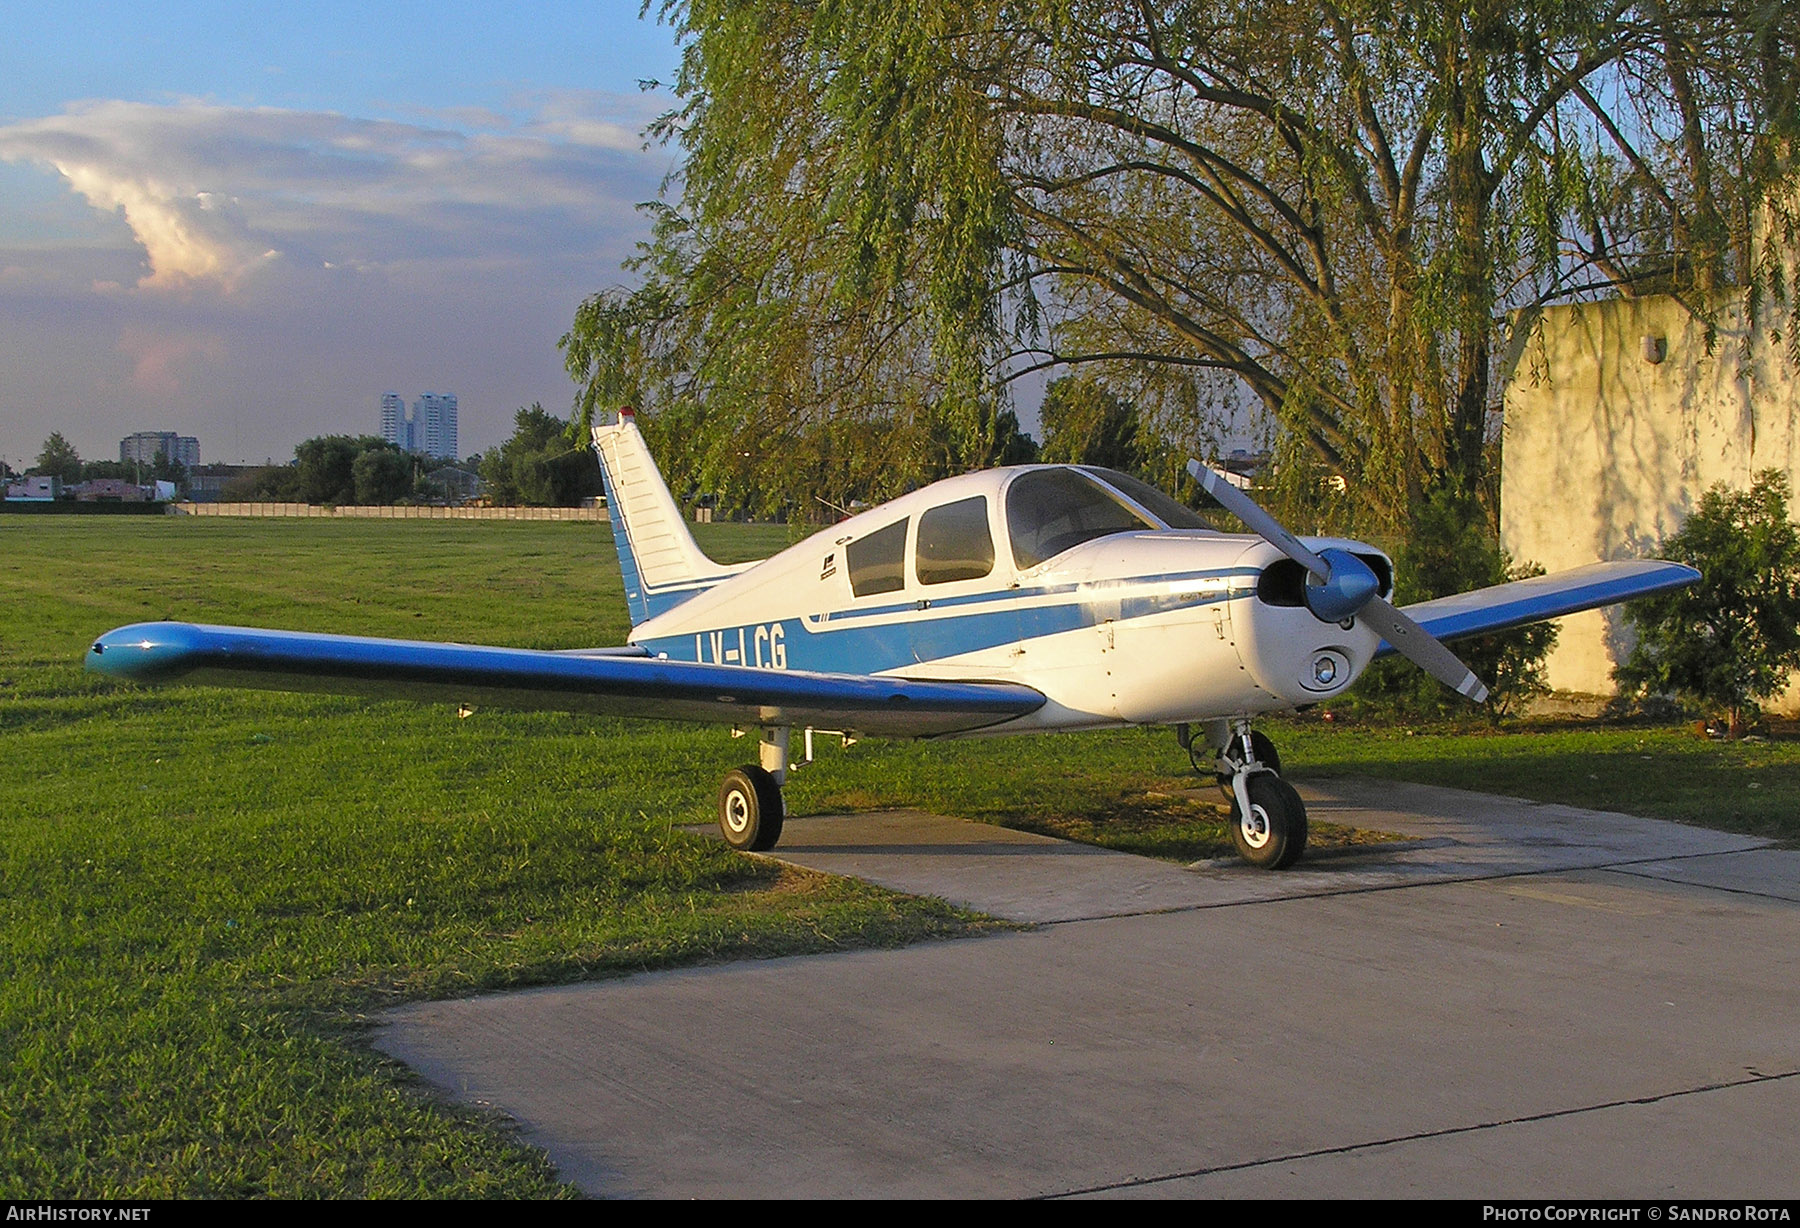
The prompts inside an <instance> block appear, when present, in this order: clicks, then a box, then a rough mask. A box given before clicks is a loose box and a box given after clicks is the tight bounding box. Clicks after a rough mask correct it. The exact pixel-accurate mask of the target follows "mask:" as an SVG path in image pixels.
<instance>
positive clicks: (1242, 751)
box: [1177, 717, 1306, 870]
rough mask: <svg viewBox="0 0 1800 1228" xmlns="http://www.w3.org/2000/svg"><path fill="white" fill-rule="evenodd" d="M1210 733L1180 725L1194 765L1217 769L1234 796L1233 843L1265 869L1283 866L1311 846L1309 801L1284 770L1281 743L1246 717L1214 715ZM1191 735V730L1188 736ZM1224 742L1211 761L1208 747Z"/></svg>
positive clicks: (1197, 768) (1215, 772)
mask: <svg viewBox="0 0 1800 1228" xmlns="http://www.w3.org/2000/svg"><path fill="white" fill-rule="evenodd" d="M1205 732H1206V733H1207V734H1209V735H1211V736H1208V737H1206V738H1205V739H1202V738H1199V737H1195V736H1193V734H1192V733H1190V732H1189V730H1188V728H1187V727H1186V726H1179V727H1177V736H1178V737H1182V738H1183V745H1185V746H1186V747H1187V751H1188V757H1189V759H1190V760H1191V761H1192V762H1193V765H1194V770H1195V771H1196V772H1198V773H1200V774H1201V775H1203V776H1204V775H1208V774H1210V775H1212V777H1213V778H1214V779H1215V780H1217V781H1218V782H1219V787H1220V788H1221V789H1222V790H1224V792H1225V796H1226V797H1228V798H1230V799H1231V843H1232V845H1233V846H1234V847H1235V848H1236V849H1237V851H1238V855H1239V856H1240V857H1242V858H1243V859H1244V860H1245V861H1247V862H1249V863H1250V864H1251V865H1253V866H1257V867H1259V868H1261V869H1264V870H1283V869H1286V868H1287V867H1288V866H1291V865H1293V864H1294V863H1295V862H1296V861H1299V860H1300V855H1301V853H1303V852H1304V851H1305V850H1306V804H1305V803H1304V802H1302V801H1301V800H1300V795H1299V794H1298V793H1296V792H1295V791H1294V787H1293V786H1292V785H1290V784H1288V783H1287V781H1285V780H1283V779H1282V778H1281V776H1280V772H1281V757H1280V756H1279V755H1278V754H1277V753H1276V751H1275V744H1274V743H1273V742H1271V741H1269V739H1268V738H1267V737H1266V736H1264V735H1263V734H1261V733H1257V732H1255V731H1253V730H1252V729H1251V728H1250V722H1249V721H1248V720H1247V719H1244V718H1241V717H1240V718H1238V719H1236V720H1232V721H1210V722H1208V723H1207V726H1206V727H1205ZM1184 735H1185V736H1184ZM1215 746H1216V747H1218V748H1219V749H1218V750H1217V751H1216V752H1215V753H1214V756H1213V757H1212V759H1211V760H1210V761H1209V760H1207V759H1206V757H1205V756H1206V748H1208V747H1215Z"/></svg>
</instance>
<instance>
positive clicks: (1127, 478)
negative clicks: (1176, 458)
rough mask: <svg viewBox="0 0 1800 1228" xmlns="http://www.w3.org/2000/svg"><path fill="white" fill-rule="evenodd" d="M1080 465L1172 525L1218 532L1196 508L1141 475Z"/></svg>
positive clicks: (1175, 527)
mask: <svg viewBox="0 0 1800 1228" xmlns="http://www.w3.org/2000/svg"><path fill="white" fill-rule="evenodd" d="M1081 469H1082V472H1083V473H1091V474H1093V475H1094V476H1095V477H1097V478H1099V479H1100V480H1101V481H1102V482H1105V483H1106V484H1107V485H1108V486H1110V487H1112V488H1113V489H1114V490H1116V491H1119V492H1120V493H1122V494H1123V495H1124V496H1125V497H1126V498H1127V499H1131V500H1133V501H1135V502H1136V503H1137V505H1138V506H1139V507H1141V508H1143V509H1144V510H1145V511H1147V512H1149V513H1150V514H1151V515H1152V516H1154V517H1156V518H1157V519H1158V520H1160V521H1162V522H1163V523H1164V524H1166V525H1168V526H1169V527H1170V528H1171V529H1208V530H1211V531H1212V532H1215V533H1216V532H1218V530H1217V529H1214V528H1213V526H1212V525H1211V524H1209V523H1208V522H1207V520H1206V518H1205V517H1204V516H1202V515H1201V514H1200V513H1199V512H1196V511H1195V510H1194V509H1193V508H1191V507H1188V506H1187V505H1186V504H1183V503H1177V502H1176V501H1175V500H1174V498H1172V497H1171V496H1169V495H1167V494H1164V493H1163V492H1162V491H1160V490H1158V489H1157V488H1156V487H1154V486H1152V485H1150V483H1148V482H1146V481H1143V480H1142V479H1140V478H1134V477H1132V476H1131V475H1130V474H1129V473H1120V472H1119V471H1118V470H1117V469H1102V468H1100V467H1099V466H1098V465H1083V466H1082V467H1081Z"/></svg>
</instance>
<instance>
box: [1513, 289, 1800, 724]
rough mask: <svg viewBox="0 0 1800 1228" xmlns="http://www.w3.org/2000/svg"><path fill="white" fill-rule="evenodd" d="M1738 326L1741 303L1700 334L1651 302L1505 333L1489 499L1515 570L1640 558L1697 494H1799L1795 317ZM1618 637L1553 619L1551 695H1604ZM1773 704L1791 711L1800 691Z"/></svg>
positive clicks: (1745, 309)
mask: <svg viewBox="0 0 1800 1228" xmlns="http://www.w3.org/2000/svg"><path fill="white" fill-rule="evenodd" d="M1788 285H1789V286H1794V285H1795V283H1794V281H1793V276H1792V273H1790V274H1789V278H1788ZM1797 290H1800V288H1797ZM1751 315H1752V313H1751V310H1750V305H1749V296H1748V294H1747V293H1746V292H1744V291H1741V290H1740V291H1733V292H1728V293H1725V294H1722V295H1720V296H1718V297H1717V298H1716V299H1715V300H1714V301H1713V303H1712V304H1711V316H1712V321H1711V323H1712V333H1711V335H1710V336H1709V335H1708V322H1707V321H1706V320H1704V319H1701V318H1699V317H1698V316H1696V315H1695V314H1693V313H1691V312H1689V311H1688V310H1687V309H1686V308H1684V307H1683V306H1682V305H1681V304H1680V303H1679V302H1677V301H1676V300H1675V299H1673V298H1671V297H1668V296H1662V295H1657V296H1650V297H1644V298H1636V299H1613V300H1609V301H1606V302H1598V303H1578V304H1572V305H1567V306H1561V307H1553V308H1550V309H1548V310H1546V311H1544V312H1542V313H1541V314H1540V315H1538V316H1536V317H1535V318H1532V319H1529V320H1520V321H1516V322H1515V328H1516V329H1517V330H1518V335H1516V336H1515V337H1514V338H1513V343H1512V346H1511V353H1510V354H1509V364H1508V365H1509V371H1508V373H1507V383H1506V400H1505V416H1504V425H1503V435H1502V448H1503V460H1502V470H1501V473H1502V485H1501V493H1500V525H1501V530H1500V533H1501V544H1502V545H1503V546H1505V548H1506V549H1507V550H1508V551H1509V552H1510V553H1511V554H1512V556H1513V557H1514V559H1515V560H1519V561H1531V562H1536V563H1541V564H1542V565H1543V566H1544V568H1545V569H1546V570H1548V571H1558V570H1561V569H1563V568H1565V567H1577V566H1580V565H1581V564H1583V563H1592V562H1596V561H1598V560H1602V559H1617V558H1636V557H1640V556H1645V555H1653V554H1655V553H1656V549H1657V546H1658V545H1659V544H1660V543H1661V542H1662V541H1663V539H1665V538H1666V537H1668V536H1669V535H1670V534H1672V533H1674V532H1675V531H1676V530H1678V529H1679V528H1680V527H1681V525H1682V522H1683V521H1684V520H1685V519H1686V517H1687V514H1688V512H1689V511H1691V510H1692V509H1693V507H1694V506H1695V505H1696V504H1697V503H1698V502H1699V500H1700V496H1701V495H1702V494H1704V493H1705V492H1706V490H1707V489H1708V488H1709V487H1711V486H1713V485H1715V484H1717V483H1721V482H1722V483H1725V484H1726V485H1728V486H1732V487H1739V488H1742V487H1747V486H1749V484H1750V480H1751V478H1752V476H1753V475H1754V474H1756V473H1758V472H1760V471H1762V470H1764V469H1779V470H1781V471H1783V472H1785V473H1786V474H1787V475H1788V478H1789V482H1790V485H1791V486H1792V488H1793V489H1794V491H1795V493H1796V494H1797V495H1800V361H1797V360H1800V350H1793V349H1790V348H1789V344H1790V339H1791V338H1792V336H1793V334H1792V332H1791V330H1792V328H1793V327H1794V326H1795V325H1796V324H1800V313H1796V311H1795V310H1794V308H1793V306H1792V304H1791V302H1790V303H1780V302H1771V301H1770V299H1769V298H1767V297H1765V299H1764V301H1763V303H1762V304H1761V305H1760V307H1759V309H1758V313H1757V316H1758V318H1756V319H1752V318H1751ZM1792 510H1794V511H1795V512H1796V513H1800V507H1794V508H1793V509H1792ZM1629 637H1630V629H1629V627H1628V626H1626V625H1625V623H1624V620H1623V618H1622V617H1621V616H1620V613H1619V610H1618V609H1617V607H1614V608H1612V609H1609V610H1599V611H1590V612H1588V613H1585V614H1577V615H1574V616H1573V617H1571V618H1568V619H1565V620H1564V621H1563V631H1562V635H1561V636H1560V637H1559V640H1558V643H1557V647H1556V650H1555V651H1554V652H1553V653H1552V654H1551V656H1550V659H1549V662H1548V673H1549V682H1550V685H1551V686H1552V687H1554V688H1555V689H1557V690H1561V691H1576V692H1583V693H1587V694H1597V695H1610V694H1612V693H1613V691H1614V687H1613V683H1612V668H1613V666H1614V665H1615V664H1616V663H1617V662H1619V661H1621V660H1623V659H1624V657H1625V656H1626V655H1628V654H1629V652H1630V647H1631V645H1630V638H1629ZM1775 706H1776V707H1777V708H1780V709H1783V710H1787V711H1794V710H1796V709H1797V708H1800V689H1796V688H1792V687H1790V688H1789V690H1788V693H1787V694H1786V696H1784V697H1783V699H1782V700H1781V702H1779V703H1778V704H1777V705H1775Z"/></svg>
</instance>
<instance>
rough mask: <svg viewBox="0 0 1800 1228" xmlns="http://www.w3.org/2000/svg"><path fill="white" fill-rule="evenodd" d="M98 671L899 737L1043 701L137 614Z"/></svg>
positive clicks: (951, 729) (981, 721)
mask: <svg viewBox="0 0 1800 1228" xmlns="http://www.w3.org/2000/svg"><path fill="white" fill-rule="evenodd" d="M87 667H88V668H89V669H91V670H95V671H97V672H99V673H103V674H108V675H110V676H112V677H115V678H124V679H129V680H131V681H133V682H148V683H168V682H180V683H194V684H199V685H206V686H237V687H254V688H259V689H262V690H272V691H323V692H326V693H330V694H340V695H364V696H368V697H370V698H374V699H415V700H426V701H432V702H446V703H457V704H470V705H475V706H484V705H487V706H493V707H500V708H526V709H547V710H551V711H560V712H589V713H596V714H600V715H606V716H636V717H650V718H654V719H661V720H684V721H702V722H715V723H720V724H731V725H792V726H812V727H814V728H818V729H831V730H841V731H843V732H846V733H863V734H871V735H877V736H887V737H908V738H917V737H932V736H935V735H938V734H946V733H966V732H968V731H969V730H972V729H980V728H983V727H985V726H988V725H995V724H999V723H1000V722H1002V721H1007V720H1011V719H1012V718H1014V717H1017V716H1023V715H1025V714H1026V713H1028V712H1033V711H1035V710H1037V709H1038V708H1039V707H1042V706H1043V703H1044V697H1043V696H1042V695H1041V694H1039V693H1038V692H1037V691H1034V690H1032V689H1031V688H1030V687H1024V686H1015V685H1012V684H1008V683H987V682H936V681H923V680H916V679H910V678H890V677H883V676H875V677H863V676H859V675H849V674H818V673H805V672H802V671H798V670H769V669H751V668H748V667H745V666H741V665H707V664H697V663H695V662H692V661H665V660H660V659H657V658H654V657H651V656H649V655H648V654H646V653H645V652H644V651H643V650H642V649H630V648H628V649H623V650H615V651H611V652H607V651H604V650H595V649H583V650H577V651H575V652H542V651H538V650H534V649H526V648H489V647H480V646H476V645H472V644H437V643H426V642H421V641H416V640H382V639H367V638H363V637H360V636H349V635H315V634H308V633H304V632H295V631H263V630H258V629H256V628H252V627H209V626H200V625H196V624H193V623H138V624H136V625H134V626H129V627H120V628H119V629H118V630H116V631H108V632H107V633H106V634H105V635H103V636H101V637H100V638H99V639H98V640H97V641H95V642H94V644H93V645H92V647H90V648H89V649H88V654H87Z"/></svg>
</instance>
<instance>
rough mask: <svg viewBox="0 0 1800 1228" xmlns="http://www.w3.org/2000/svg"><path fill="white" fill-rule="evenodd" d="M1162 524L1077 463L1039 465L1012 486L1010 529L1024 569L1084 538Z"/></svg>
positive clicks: (1008, 501) (1015, 553) (1016, 555)
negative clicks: (1073, 465) (1053, 466)
mask: <svg viewBox="0 0 1800 1228" xmlns="http://www.w3.org/2000/svg"><path fill="white" fill-rule="evenodd" d="M1156 527H1158V526H1157V525H1156V524H1154V523H1153V522H1152V521H1150V520H1148V519H1146V518H1145V517H1143V516H1141V515H1139V514H1138V513H1137V512H1135V511H1133V510H1132V509H1131V508H1129V507H1127V506H1126V505H1125V504H1124V503H1122V502H1121V501H1120V500H1119V499H1118V498H1117V497H1116V496H1114V495H1113V494H1111V493H1110V492H1109V491H1107V490H1106V488H1105V487H1103V486H1101V485H1099V484H1098V483H1097V482H1095V481H1094V480H1093V479H1091V478H1089V477H1087V476H1086V475H1084V474H1082V473H1081V472H1079V471H1078V470H1074V469H1034V470H1031V471H1030V472H1027V473H1023V474H1020V475H1019V476H1018V477H1017V478H1015V479H1014V480H1013V484H1012V485H1011V486H1010V487H1008V488H1007V492H1006V531H1007V534H1008V535H1009V536H1010V537H1011V538H1012V552H1013V562H1014V563H1015V564H1016V565H1017V566H1018V568H1019V570H1020V571H1024V570H1025V569H1026V568H1028V567H1036V566H1037V565H1038V564H1039V563H1041V562H1043V561H1044V560H1045V559H1049V558H1054V557H1056V556H1057V555H1059V554H1061V553H1062V552H1063V551H1065V550H1068V549H1071V548H1072V547H1075V546H1079V545H1080V544H1081V543H1082V542H1085V541H1092V540H1093V539H1094V538H1096V537H1106V536H1108V535H1109V534H1113V533H1130V532H1135V531H1136V530H1139V529H1154V528H1156Z"/></svg>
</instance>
